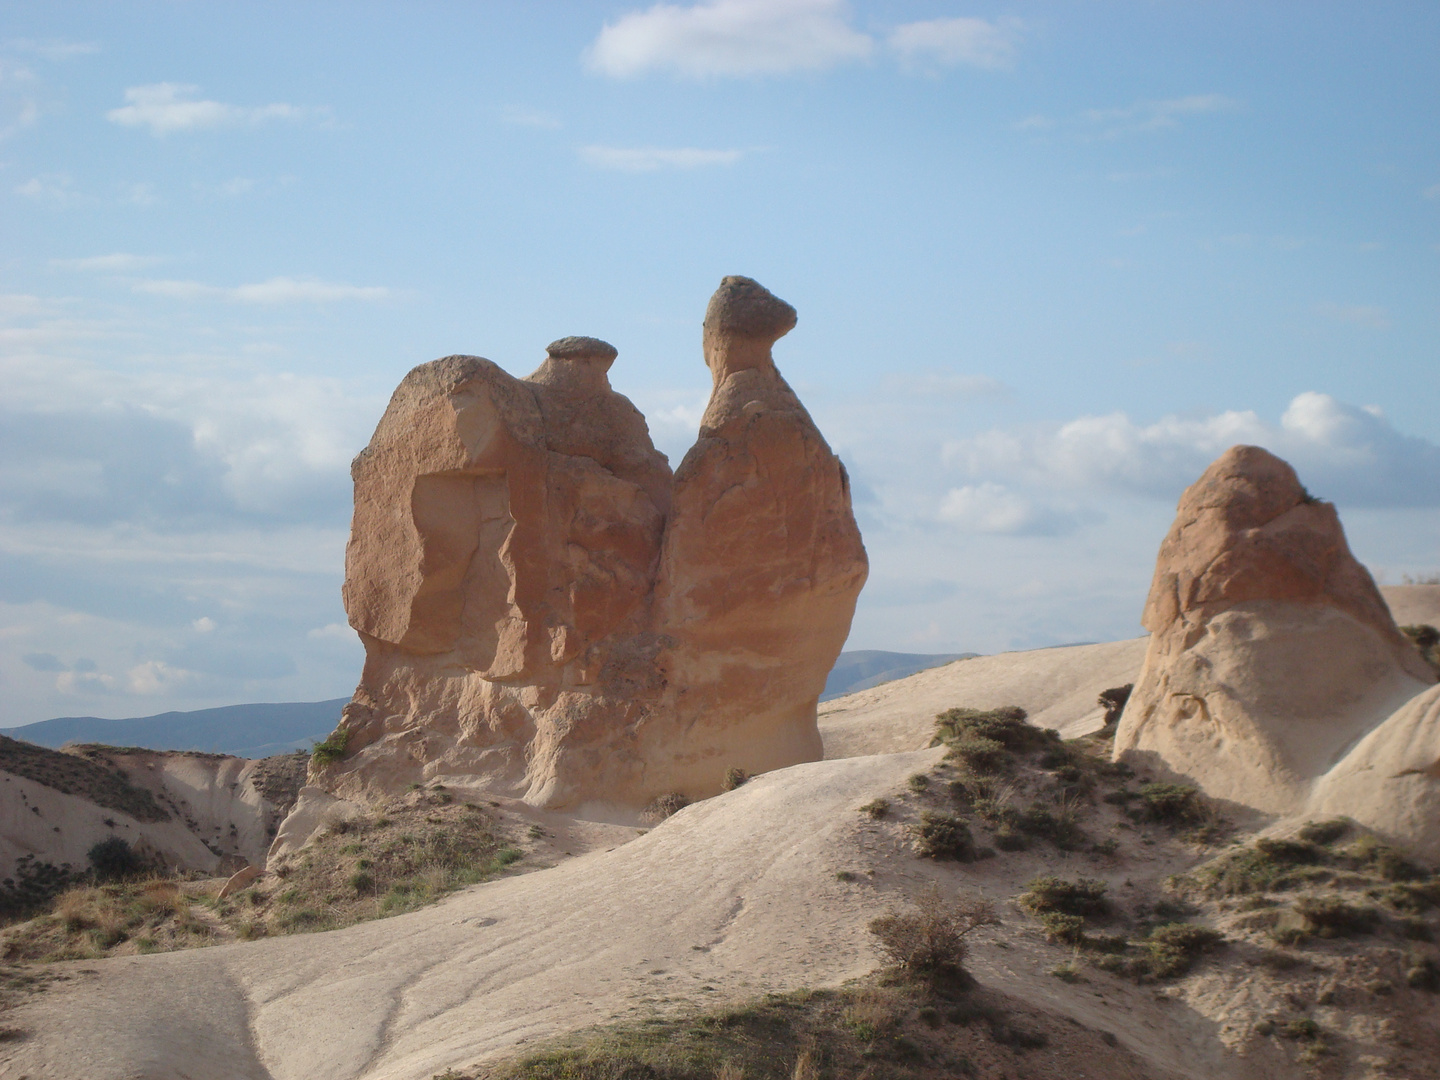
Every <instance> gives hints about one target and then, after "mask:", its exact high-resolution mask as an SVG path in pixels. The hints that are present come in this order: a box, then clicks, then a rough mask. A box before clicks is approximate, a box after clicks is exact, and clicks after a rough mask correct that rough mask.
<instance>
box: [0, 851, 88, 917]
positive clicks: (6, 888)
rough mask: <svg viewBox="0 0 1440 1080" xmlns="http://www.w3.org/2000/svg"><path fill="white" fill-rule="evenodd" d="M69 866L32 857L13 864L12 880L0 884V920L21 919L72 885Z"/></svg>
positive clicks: (29, 856) (27, 856) (21, 857)
mask: <svg viewBox="0 0 1440 1080" xmlns="http://www.w3.org/2000/svg"><path fill="white" fill-rule="evenodd" d="M75 878H76V875H75V873H74V872H73V871H72V870H71V869H70V864H69V863H62V864H61V865H59V866H56V865H55V864H54V863H51V862H40V861H38V860H37V859H36V858H35V856H34V854H29V855H21V856H20V857H19V858H18V859H16V860H15V870H14V873H13V875H12V876H10V877H8V878H6V879H5V880H4V881H3V882H0V919H18V918H24V917H26V916H28V915H30V914H32V913H33V912H36V911H38V910H40V909H41V908H43V907H44V906H45V905H46V904H48V903H49V902H50V901H51V900H53V899H54V898H55V897H57V896H59V895H60V894H61V893H62V892H64V891H65V890H66V889H68V888H69V887H70V886H71V885H73V884H74V883H75Z"/></svg>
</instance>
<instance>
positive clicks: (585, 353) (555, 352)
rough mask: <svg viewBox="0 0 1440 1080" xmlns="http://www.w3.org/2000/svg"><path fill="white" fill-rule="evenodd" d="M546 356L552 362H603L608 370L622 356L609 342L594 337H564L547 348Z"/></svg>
mask: <svg viewBox="0 0 1440 1080" xmlns="http://www.w3.org/2000/svg"><path fill="white" fill-rule="evenodd" d="M545 355H547V356H549V357H550V358H551V359H552V360H603V361H604V362H605V366H606V367H607V368H608V367H609V366H610V365H611V364H613V363H614V362H615V357H617V356H619V355H620V352H619V350H618V349H616V348H615V346H614V345H611V344H610V343H609V342H608V341H601V340H600V339H599V338H593V337H562V338H561V339H560V340H559V341H552V342H551V343H550V344H549V345H547V346H545Z"/></svg>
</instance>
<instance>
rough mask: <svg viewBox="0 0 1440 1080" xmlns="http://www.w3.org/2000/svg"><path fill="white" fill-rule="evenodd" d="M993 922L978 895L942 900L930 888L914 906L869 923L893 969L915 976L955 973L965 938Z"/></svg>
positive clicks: (990, 910)
mask: <svg viewBox="0 0 1440 1080" xmlns="http://www.w3.org/2000/svg"><path fill="white" fill-rule="evenodd" d="M996 922H997V920H996V918H995V909H994V908H993V907H992V906H991V904H990V902H989V901H988V900H985V899H984V898H983V897H979V896H960V897H956V898H955V899H954V900H949V901H947V900H945V899H944V898H943V897H942V896H941V895H940V890H939V888H938V887H936V886H934V885H932V886H930V888H928V889H927V890H925V892H924V893H923V894H922V895H921V897H920V902H919V904H918V905H916V906H914V907H912V908H911V909H910V910H909V911H905V912H893V911H892V912H890V913H889V914H886V915H882V916H880V917H879V918H878V919H874V920H872V921H871V923H870V933H872V934H874V935H875V938H876V948H878V949H879V950H880V953H881V955H882V956H884V958H885V959H886V960H887V961H889V962H890V963H891V964H893V965H894V966H895V967H898V968H901V969H902V970H904V971H906V972H908V973H911V974H917V975H934V974H938V973H941V972H958V971H959V970H960V967H961V962H962V961H963V960H964V959H965V953H966V944H965V938H966V937H967V936H969V935H970V934H971V933H973V932H974V931H975V930H977V929H979V928H980V927H982V926H991V925H994V924H995V923H996Z"/></svg>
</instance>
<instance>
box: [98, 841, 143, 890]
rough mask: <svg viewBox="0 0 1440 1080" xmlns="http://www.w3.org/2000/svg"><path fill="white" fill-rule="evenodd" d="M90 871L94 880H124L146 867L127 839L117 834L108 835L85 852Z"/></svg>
mask: <svg viewBox="0 0 1440 1080" xmlns="http://www.w3.org/2000/svg"><path fill="white" fill-rule="evenodd" d="M85 857H86V859H87V860H89V862H90V871H91V873H92V874H93V875H94V878H95V880H96V881H98V882H101V883H104V882H108V881H124V880H125V879H126V878H132V877H135V876H136V875H138V874H140V873H141V872H143V871H144V870H145V869H146V866H145V860H144V859H142V858H140V856H139V855H137V854H136V853H135V849H134V848H132V847H131V846H130V844H129V842H128V841H127V840H125V839H124V838H122V837H119V836H108V837H106V838H105V839H104V840H101V841H100V842H99V843H98V844H96V845H94V846H93V847H92V848H91V849H90V850H89V851H88V852H87V853H86V856H85Z"/></svg>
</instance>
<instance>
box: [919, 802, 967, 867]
mask: <svg viewBox="0 0 1440 1080" xmlns="http://www.w3.org/2000/svg"><path fill="white" fill-rule="evenodd" d="M910 832H911V845H912V846H913V847H914V849H915V853H916V854H917V855H919V856H921V857H922V858H926V859H958V860H960V861H961V862H970V861H971V860H973V859H974V858H975V838H974V837H973V836H971V835H970V827H969V826H968V825H966V824H965V822H964V820H963V819H961V818H958V817H956V816H955V815H954V814H941V813H937V812H935V811H934V810H926V811H925V812H924V813H922V814H921V815H920V821H919V823H918V824H915V825H912V826H910Z"/></svg>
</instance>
